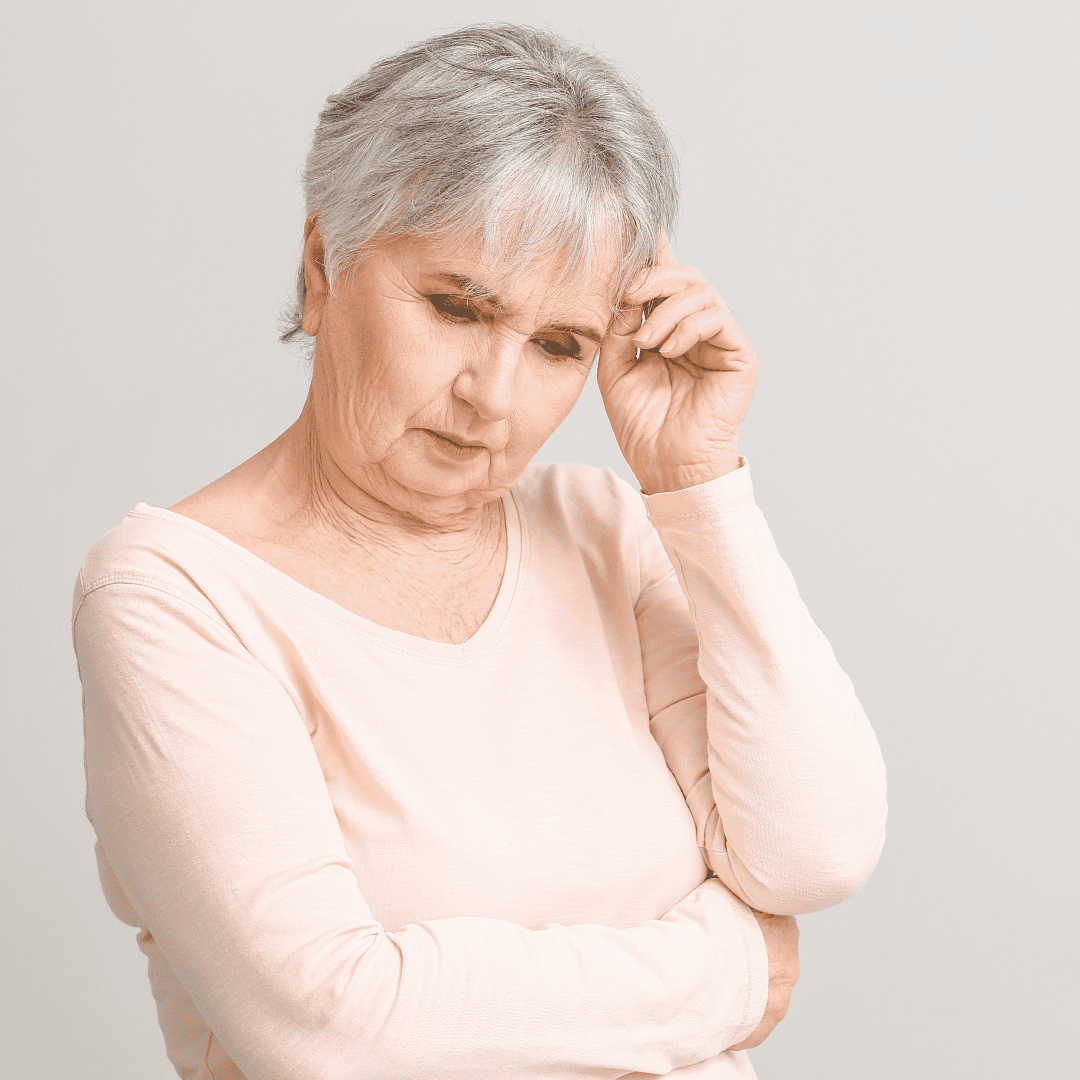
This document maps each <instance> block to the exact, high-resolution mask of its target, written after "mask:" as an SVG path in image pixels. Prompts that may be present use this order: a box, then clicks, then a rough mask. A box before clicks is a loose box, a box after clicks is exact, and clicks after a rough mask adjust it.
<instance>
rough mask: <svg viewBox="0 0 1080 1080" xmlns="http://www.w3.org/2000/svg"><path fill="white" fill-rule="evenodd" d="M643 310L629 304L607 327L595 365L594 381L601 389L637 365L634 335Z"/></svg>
mask: <svg viewBox="0 0 1080 1080" xmlns="http://www.w3.org/2000/svg"><path fill="white" fill-rule="evenodd" d="M643 310H644V309H643V306H642V305H641V304H631V305H630V306H628V307H624V308H622V309H620V311H619V314H618V315H617V316H616V317H615V318H614V319H612V321H611V323H610V324H609V325H608V329H607V333H606V334H605V335H604V340H603V341H602V342H601V343H600V358H599V360H598V361H597V365H596V379H597V382H598V384H599V385H600V386H601V387H606V386H612V385H613V384H614V383H616V382H617V381H618V380H619V379H620V378H621V377H622V376H623V375H625V374H626V373H627V372H628V371H632V370H633V369H634V367H635V366H636V365H637V346H636V345H635V344H634V334H636V333H637V331H638V330H639V329H640V328H641V315H642V311H643Z"/></svg>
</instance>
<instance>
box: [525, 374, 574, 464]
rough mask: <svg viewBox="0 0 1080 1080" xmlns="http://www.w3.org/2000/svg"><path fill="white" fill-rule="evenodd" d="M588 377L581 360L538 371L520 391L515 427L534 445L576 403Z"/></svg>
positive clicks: (553, 427)
mask: <svg viewBox="0 0 1080 1080" xmlns="http://www.w3.org/2000/svg"><path fill="white" fill-rule="evenodd" d="M588 377H589V369H588V368H587V367H585V366H584V365H583V364H569V363H568V364H567V365H566V367H565V368H563V367H561V366H560V367H553V368H549V369H548V370H546V371H543V370H542V371H541V372H540V373H539V374H538V375H537V376H536V377H535V378H534V379H533V380H532V385H531V387H530V388H529V390H528V392H526V393H524V394H523V395H522V399H521V401H520V403H519V407H518V409H517V410H515V411H516V412H517V413H518V428H519V430H520V431H521V432H522V434H525V433H526V432H528V438H529V441H530V442H532V443H535V444H536V449H539V447H540V445H542V444H543V443H544V442H546V441H547V439H548V437H549V436H550V435H551V433H552V432H553V431H554V430H555V429H556V428H557V427H558V426H559V425H560V424H561V423H562V422H563V420H565V419H566V417H567V415H568V414H569V413H570V410H571V409H573V407H574V405H575V404H577V400H578V398H579V397H581V392H582V390H584V389H585V383H586V381H587V380H588Z"/></svg>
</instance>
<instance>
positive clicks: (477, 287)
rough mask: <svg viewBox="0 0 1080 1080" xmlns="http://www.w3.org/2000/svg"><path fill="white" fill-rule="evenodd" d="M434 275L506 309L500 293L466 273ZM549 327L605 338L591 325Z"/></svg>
mask: <svg viewBox="0 0 1080 1080" xmlns="http://www.w3.org/2000/svg"><path fill="white" fill-rule="evenodd" d="M432 276H433V277H435V278H437V279H438V280H439V281H445V282H448V283H449V284H451V285H456V286H457V287H458V288H459V289H461V290H462V292H464V293H465V294H466V295H467V296H470V297H473V298H474V299H476V300H482V301H483V302H484V303H486V304H490V305H491V307H493V308H499V309H501V310H504V311H505V310H506V306H505V305H504V304H503V302H502V300H500V299H499V297H498V295H497V294H495V293H493V292H492V291H491V290H490V289H489V288H488V287H487V286H486V285H484V284H483V283H482V282H479V281H476V280H474V279H473V278H471V277H466V276H465V275H464V274H449V273H443V274H433V275H432ZM548 329H550V330H555V331H557V332H558V333H561V334H578V335H579V336H581V337H583V338H588V339H589V340H590V341H592V342H595V343H596V344H597V345H599V344H600V342H601V341H602V340H603V335H602V334H599V333H597V332H596V331H595V330H594V329H593V328H592V327H591V326H569V325H567V326H551V327H549V328H548Z"/></svg>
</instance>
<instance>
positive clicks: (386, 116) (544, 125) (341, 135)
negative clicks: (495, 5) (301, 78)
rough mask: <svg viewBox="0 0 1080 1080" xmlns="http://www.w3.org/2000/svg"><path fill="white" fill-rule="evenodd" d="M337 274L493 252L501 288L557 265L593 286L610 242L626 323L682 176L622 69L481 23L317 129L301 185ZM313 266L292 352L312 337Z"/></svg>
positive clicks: (373, 86)
mask: <svg viewBox="0 0 1080 1080" xmlns="http://www.w3.org/2000/svg"><path fill="white" fill-rule="evenodd" d="M303 184H304V194H305V201H306V209H307V214H308V215H309V216H311V215H313V214H314V215H317V220H318V224H319V229H320V232H321V234H322V237H323V243H324V250H325V256H324V258H325V264H324V265H325V269H326V272H327V277H328V280H329V283H330V287H331V288H333V286H334V282H335V279H336V277H337V275H338V274H339V273H340V272H341V271H343V270H344V269H345V268H346V267H348V266H349V265H351V264H353V263H355V262H356V261H357V260H359V259H361V258H363V257H364V255H366V254H368V253H370V252H371V251H372V250H373V249H374V248H375V246H377V245H378V244H379V243H381V242H385V241H388V240H390V239H393V238H395V237H398V236H404V235H412V236H421V237H439V238H444V239H451V240H453V239H459V240H479V241H480V243H481V245H482V247H481V250H482V251H483V252H484V257H485V261H486V262H487V263H488V264H489V265H490V266H491V267H492V268H493V270H494V273H495V275H496V278H497V279H501V280H504V281H505V280H509V279H512V278H513V277H515V276H516V275H518V274H520V273H522V272H524V271H526V270H527V269H529V268H530V267H533V266H535V265H537V263H538V261H539V260H541V259H549V260H550V259H551V258H555V257H557V258H559V259H560V260H562V262H561V266H562V269H563V272H564V280H570V281H575V282H577V281H583V280H584V279H585V277H586V276H587V275H588V274H589V273H590V272H591V269H592V267H593V264H594V260H595V258H596V250H595V249H596V240H597V237H598V236H601V235H602V236H605V237H614V238H615V239H616V240H617V243H618V251H617V255H618V259H617V265H616V266H615V270H614V280H613V281H612V313H614V311H615V309H616V307H617V305H618V301H619V298H620V297H621V296H622V294H623V293H624V292H625V290H626V288H627V287H628V286H629V284H630V283H631V282H632V281H633V279H634V278H635V277H636V276H637V275H638V274H640V273H641V272H642V271H643V270H645V269H647V268H649V267H651V266H654V265H655V264H656V262H657V259H658V256H659V252H658V240H659V233H660V230H661V229H664V230H665V231H666V232H667V234H668V235H669V236H670V235H671V233H672V230H673V228H674V224H675V220H676V218H677V216H678V201H679V176H678V163H677V159H676V157H675V154H674V152H673V151H672V148H671V143H670V140H669V138H668V135H667V132H666V131H665V130H664V127H663V125H662V124H661V123H660V121H659V119H658V118H657V117H656V115H655V113H654V112H653V110H652V108H651V107H650V106H649V105H648V104H647V102H646V101H645V99H644V97H643V96H642V95H641V93H640V92H639V91H638V89H637V88H636V87H635V85H634V84H633V83H632V82H631V80H630V78H628V77H627V76H626V75H624V74H623V73H622V72H621V71H619V70H618V69H617V68H616V67H615V65H614V64H613V63H612V62H611V61H609V60H607V59H605V58H602V57H601V56H599V55H598V54H596V53H595V52H593V51H592V50H590V49H587V48H585V47H583V46H581V45H577V44H575V43H573V42H570V41H568V40H566V39H565V38H562V37H560V36H558V35H557V34H554V33H552V32H550V31H547V30H540V29H536V28H533V27H528V26H518V25H515V24H513V23H504V22H499V23H478V24H473V25H470V26H465V27H462V28H460V29H458V30H454V31H451V32H450V33H446V34H441V35H438V36H436V37H432V38H429V39H427V40H426V41H421V42H419V43H417V44H414V45H410V46H409V47H408V48H407V49H405V50H403V51H402V52H399V53H396V54H395V55H393V56H388V57H385V58H383V59H382V60H379V61H377V62H376V63H375V64H373V65H372V67H371V68H370V69H369V70H368V71H367V72H366V73H365V74H363V75H360V76H359V77H358V78H356V79H354V80H353V81H352V82H351V83H350V84H349V85H348V86H347V87H345V89H344V90H342V91H341V92H340V93H338V94H331V95H330V97H328V98H327V101H326V106H325V108H324V109H323V110H322V112H321V113H320V114H319V122H318V125H317V126H316V128H315V134H314V138H313V140H312V146H311V152H310V153H309V154H308V158H307V163H306V167H305V170H304V174H303ZM304 294H305V286H304V264H303V258H301V262H300V268H299V273H298V274H297V283H296V297H295V302H294V303H293V304H292V305H291V306H290V308H289V309H288V310H287V311H286V313H285V317H284V318H285V323H284V330H283V333H282V334H281V340H282V341H290V340H293V339H294V338H297V337H298V336H299V335H300V334H301V333H302V329H301V319H302V318H303V311H304Z"/></svg>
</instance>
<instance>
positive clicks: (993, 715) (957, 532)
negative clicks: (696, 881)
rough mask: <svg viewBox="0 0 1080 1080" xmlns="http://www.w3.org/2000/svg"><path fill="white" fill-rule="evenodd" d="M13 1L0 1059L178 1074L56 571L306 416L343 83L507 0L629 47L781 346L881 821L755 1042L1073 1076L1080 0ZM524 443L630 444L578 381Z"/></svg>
mask: <svg viewBox="0 0 1080 1080" xmlns="http://www.w3.org/2000/svg"><path fill="white" fill-rule="evenodd" d="M20 8H21V10H20V11H18V12H17V13H15V14H13V15H12V14H9V15H8V16H7V17H6V18H7V27H6V38H7V40H6V45H5V46H4V48H5V51H6V54H7V55H6V56H5V57H4V61H3V65H2V69H3V70H2V78H3V81H4V96H3V110H4V114H5V116H4V122H5V128H6V134H5V136H4V143H3V145H4V157H5V162H6V167H5V176H4V180H3V183H4V189H5V190H4V197H3V201H2V205H3V212H4V220H5V232H6V241H5V245H4V251H5V257H4V259H3V273H4V275H5V284H4V286H3V291H2V293H0V295H3V297H4V301H5V306H6V307H7V309H8V313H7V317H6V320H5V321H6V325H5V327H4V331H5V334H4V337H5V341H4V346H3V347H4V352H5V354H6V363H5V376H4V394H3V409H4V425H3V434H4V437H5V442H6V444H7V446H6V450H5V453H4V458H5V465H6V468H5V477H4V483H5V488H6V492H5V494H4V496H3V498H4V502H3V506H4V508H5V511H6V512H7V514H9V515H10V516H9V517H8V519H7V522H6V524H5V527H4V533H3V536H4V544H5V551H4V557H3V568H4V571H5V576H6V584H5V587H4V594H3V598H4V608H5V610H4V616H5V624H6V625H5V630H4V633H5V642H4V648H3V656H4V660H5V675H4V679H5V688H4V693H3V701H4V703H5V704H6V706H7V722H6V723H5V725H4V743H3V745H4V753H3V755H2V759H0V760H2V764H0V769H2V770H3V775H2V777H0V781H2V783H0V796H2V798H3V800H4V803H5V808H4V812H3V821H4V823H5V825H4V841H5V846H6V848H7V852H8V854H7V855H6V857H5V859H4V890H3V894H2V895H3V904H4V911H3V916H4V917H3V941H4V960H5V972H4V975H3V979H2V981H0V985H2V990H0V992H2V993H3V994H4V995H6V996H7V997H8V998H9V1001H8V1002H7V1004H6V1006H5V1007H4V1009H3V1010H2V1015H3V1019H4V1023H5V1024H7V1025H10V1027H9V1032H8V1034H7V1035H6V1037H5V1038H4V1040H3V1042H4V1046H5V1048H6V1049H5V1051H4V1056H5V1070H6V1071H7V1070H8V1067H9V1066H10V1075H12V1076H19V1077H28V1078H29V1077H33V1078H35V1080H38V1078H40V1080H53V1078H56V1080H60V1078H63V1080H106V1078H107V1080H167V1078H168V1077H171V1076H173V1075H174V1073H173V1071H172V1069H171V1066H170V1065H169V1064H168V1062H167V1060H166V1058H165V1054H164V1050H163V1045H162V1040H161V1036H160V1032H159V1031H158V1028H157V1024H156V1018H155V1014H154V1006H153V1001H152V999H151V995H150V992H149V988H148V984H147V980H146V974H145V961H144V959H143V957H142V954H141V953H140V952H139V951H138V949H137V947H136V945H135V941H134V937H135V931H134V930H132V929H130V928H128V927H125V926H123V925H122V924H120V923H119V922H117V921H116V920H115V919H114V918H113V916H112V915H111V913H110V912H109V911H108V909H107V907H106V905H105V901H104V898H103V897H102V895H101V892H100V889H99V886H98V882H97V878H96V870H95V866H94V861H93V854H92V845H93V834H92V830H91V828H90V826H89V824H88V823H87V822H86V820H85V819H84V817H83V810H82V799H83V773H82V758H81V752H82V744H81V737H82V733H81V716H80V689H79V684H78V680H77V676H76V670H75V659H74V655H73V653H72V650H71V643H70V637H69V607H70V597H71V591H72V587H73V584H74V579H75V575H76V572H77V569H78V566H79V563H80V561H81V559H82V557H83V555H84V554H85V552H86V551H87V549H88V548H89V547H90V546H91V544H93V542H94V541H95V540H97V538H98V537H99V536H101V535H102V534H103V533H104V532H106V531H107V530H108V529H110V528H111V527H112V526H113V525H115V524H116V523H117V522H118V521H119V519H120V518H121V517H122V516H123V515H124V514H125V513H126V512H127V511H128V510H129V509H131V508H132V507H133V506H134V504H135V503H136V502H137V501H140V500H142V501H145V502H148V503H150V504H153V505H157V506H168V505H170V504H171V503H173V502H175V501H177V500H179V499H180V498H182V497H184V496H185V495H188V494H190V493H191V492H193V491H195V490H196V489H198V488H200V487H202V486H203V485H204V484H206V483H208V482H209V481H210V480H212V479H214V478H216V477H217V476H220V475H221V474H222V473H224V472H226V471H228V470H229V469H231V468H232V467H234V466H235V465H237V464H239V463H240V462H241V461H243V460H244V459H245V458H247V457H249V456H250V455H251V454H253V453H254V452H256V451H257V450H259V449H260V448H261V447H263V446H264V445H266V443H268V442H270V441H271V440H272V439H273V438H274V437H276V436H277V435H278V434H279V433H280V432H281V431H283V430H284V429H285V428H286V427H287V426H288V425H289V424H290V423H291V422H292V421H293V420H294V419H295V417H296V416H297V414H298V413H299V410H300V407H301V405H302V402H303V398H304V395H305V390H306V386H305V379H304V369H303V366H302V363H301V362H300V361H299V359H298V358H297V356H296V355H295V354H294V353H291V352H289V351H288V350H286V349H285V348H283V347H282V346H280V345H278V344H277V342H276V339H275V334H276V318H277V314H278V309H279V308H280V305H281V304H282V302H283V301H284V299H285V297H286V292H287V288H288V286H289V285H290V283H291V280H292V275H293V272H294V266H295V260H296V257H297V254H298V251H299V244H300V236H301V225H302V208H301V196H300V188H299V185H298V182H297V172H298V168H299V166H300V163H301V161H302V159H303V156H304V154H305V152H306V148H307V143H308V140H309V137H310V132H311V129H312V127H313V124H314V122H315V118H316V114H317V112H318V110H319V108H320V107H321V104H322V102H323V99H324V98H325V96H326V94H327V93H328V92H329V91H330V90H331V89H339V88H341V87H342V86H343V85H344V84H345V83H346V82H348V81H349V80H350V79H351V78H352V77H353V76H354V75H356V74H357V73H358V72H359V71H361V70H362V69H364V68H366V67H367V66H368V65H369V64H370V63H371V62H372V61H373V60H375V59H376V58H377V57H379V56H381V55H384V54H386V53H388V52H392V51H396V50H397V49H399V48H401V47H402V46H404V45H405V44H406V43H407V42H409V41H412V40H416V39H418V38H421V37H426V36H428V35H429V34H431V33H433V32H436V31H439V30H445V29H450V28H452V27H453V26H455V25H458V24H461V23H465V22H471V21H476V20H478V19H485V18H506V19H510V20H513V21H519V22H527V23H532V24H536V25H548V26H551V27H552V28H554V29H556V30H559V31H561V32H562V33H564V34H566V35H568V36H569V37H571V38H574V39H577V40H581V41H584V42H586V43H590V44H594V45H595V46H596V47H598V48H599V49H600V50H601V51H602V52H604V53H606V54H608V55H610V56H612V57H614V58H616V59H617V60H619V61H621V62H623V63H625V64H626V65H627V66H629V68H631V69H632V70H633V71H635V72H636V73H637V75H638V77H639V79H640V82H641V85H642V87H643V88H644V90H645V92H646V93H647V94H648V95H649V97H650V98H651V99H652V100H653V102H654V103H655V105H656V107H657V108H658V110H659V112H660V114H661V115H662V116H663V117H664V118H665V120H666V122H667V123H668V125H669V127H670V128H671V130H672V131H673V133H674V136H675V143H676V148H677V150H678V151H679V153H680V155H681V159H682V164H683V170H684V178H685V179H684V197H685V207H684V213H683V218H682V222H681V224H680V227H679V228H678V230H677V232H676V234H675V237H674V240H675V250H676V253H677V255H678V257H679V259H680V261H682V262H685V263H692V264H694V265H697V266H699V267H701V268H702V269H703V270H704V271H705V272H706V274H707V275H708V276H709V278H710V280H711V281H713V282H714V283H715V284H716V285H717V287H718V288H719V290H720V292H721V293H722V295H723V296H724V297H725V299H726V300H727V302H728V304H729V305H730V307H731V308H732V310H733V312H734V313H735V316H736V318H737V319H738V320H739V322H740V323H741V324H742V326H743V328H744V329H745V330H746V331H747V333H748V334H749V336H750V338H751V340H752V341H753V342H754V343H755V345H756V348H757V351H758V354H759V356H760V359H761V377H760V382H759V385H758V390H757V394H756V397H755V401H754V404H753V406H752V407H751V411H750V416H749V419H748V421H747V424H746V428H745V440H744V446H745V452H746V454H747V456H748V458H749V459H750V462H751V467H752V469H753V475H754V481H755V487H756V491H757V495H758V500H759V503H760V505H761V506H762V508H763V509H764V511H765V514H766V516H767V518H768V520H769V522H770V524H771V526H772V528H773V531H774V533H775V536H776V538H777V542H778V544H779V546H780V550H781V552H782V553H783V554H784V556H785V558H786V559H787V561H788V563H789V565H790V566H791V568H792V570H793V572H794V574H795V578H796V580H797V581H798V582H799V584H800V587H801V590H802V593H803V596H804V597H805V599H806V601H807V603H808V605H809V607H810V610H811V612H812V613H813V615H814V616H815V618H816V619H817V621H818V623H819V625H821V627H822V628H823V629H824V631H825V632H826V634H827V635H828V637H829V638H830V640H831V641H832V643H833V645H834V648H835V650H836V653H837V655H838V657H839V658H840V661H841V663H842V664H843V665H844V667H845V668H846V670H847V671H848V672H849V673H850V675H851V676H852V678H853V679H854V681H855V685H856V687H857V688H858V690H859V692H860V696H861V698H862V700H863V702H864V704H865V706H866V708H867V710H868V712H869V714H870V716H871V718H872V719H873V721H874V724H875V727H876V729H877V731H878V734H879V737H880V740H881V744H882V747H883V749H884V754H885V759H886V762H887V765H888V767H889V780H890V806H891V814H890V824H889V840H888V844H887V847H886V850H885V854H884V856H883V857H882V860H881V863H880V865H879V867H878V869H877V872H876V874H875V875H874V877H873V879H872V880H871V881H870V883H869V884H868V885H867V886H866V887H865V888H864V889H863V890H862V891H861V892H860V893H859V894H858V895H857V896H856V897H855V898H853V899H852V900H850V901H849V902H847V903H845V904H843V905H841V906H840V907H838V908H834V909H832V910H830V911H827V912H823V913H819V914H815V915H810V916H806V917H804V918H802V919H801V920H800V921H801V925H802V930H803V950H802V951H803V977H802V980H801V981H800V983H799V986H798V988H797V990H796V993H795V996H794V999H793V1002H792V1008H791V1012H790V1014H789V1016H788V1018H787V1020H786V1021H785V1022H784V1023H783V1024H782V1025H781V1026H780V1027H779V1028H778V1029H777V1031H776V1032H775V1034H774V1035H773V1036H772V1037H771V1038H770V1039H769V1040H768V1042H767V1043H766V1044H765V1045H764V1046H763V1047H762V1048H761V1049H759V1050H757V1051H755V1052H754V1054H753V1057H754V1060H755V1063H756V1066H757V1069H758V1072H759V1075H760V1077H761V1078H762V1080H866V1078H870V1077H872V1078H881V1080H892V1078H896V1080H901V1078H903V1080H912V1078H915V1077H918V1078H920V1080H922V1078H929V1077H933V1078H942V1080H945V1078H948V1080H959V1078H966V1077H972V1078H976V1077H978V1078H980V1080H992V1078H1001V1080H1005V1078H1009V1080H1015V1078H1026V1077H1032V1078H1034V1077H1043V1076H1046V1077H1057V1076H1064V1075H1066V1074H1071V1072H1072V1069H1073V1068H1074V1067H1075V1059H1076V1052H1077V1040H1076V1037H1075V1031H1076V1007H1077V1001H1076V997H1075V992H1074V987H1075V985H1076V981H1077V959H1078V958H1077V950H1076V940H1077V935H1076V915H1075V910H1076V905H1075V899H1076V886H1077V872H1076V862H1075V860H1074V848H1075V838H1074V833H1075V831H1076V825H1077V815H1076V803H1077V799H1076V794H1075V793H1076V788H1077V780H1076V766H1077V741H1076V736H1075V727H1076V721H1075V717H1076V707H1075V702H1076V700H1077V691H1078V689H1080V688H1078V687H1077V680H1076V655H1077V640H1076V628H1077V615H1076V612H1077V590H1076V575H1075V566H1074V562H1073V555H1074V551H1075V547H1076V539H1075V535H1074V534H1075V526H1076V514H1075V508H1076V507H1075V497H1076V491H1077V476H1076V457H1075V456H1074V455H1075V449H1076V446H1075V439H1074V429H1075V425H1076V415H1077V395H1076V389H1077V386H1076V384H1077V360H1078V353H1080V350H1078V349H1077V343H1078V334H1077V328H1076V323H1077V315H1078V312H1077V308H1076V304H1075V300H1076V297H1077V289H1078V284H1080V282H1078V267H1077V250H1078V236H1077V232H1078V229H1077V213H1076V206H1075V204H1076V192H1077V186H1078V175H1077V143H1076V138H1075V133H1076V123H1077V117H1076V114H1075V110H1074V105H1075V102H1076V101H1077V99H1078V94H1080V88H1078V86H1077V75H1076V70H1077V67H1076V56H1077V53H1078V41H1077V15H1076V13H1077V7H1076V5H1074V4H1065V3H1059V4H1046V3H1034V4H1032V3H1025V4H1019V3H1011V4H993V3H989V4H988V3H949V2H945V3H942V2H941V0H935V2H925V0H917V2H909V3H905V4H883V3H867V2H826V3H806V2H799V0H785V2H779V3H756V4H755V3H743V2H739V3H734V2H723V0H721V2H717V3H678V2H676V3H669V4H658V3H634V2H628V0H622V2H616V3H587V2H585V3H582V2H560V3H556V2H542V0H533V2H530V3H514V2H502V3H481V2H475V3H466V2H460V3H454V2H449V3H447V2H439V3H431V2H416V0H411V2H408V3H379V4H363V3H356V2H352V3H345V2H332V0H304V2H303V3H300V2H298V0H292V2H290V3H283V2H276V0H275V2H261V3H256V2H252V0H248V2H232V3H229V2H225V3H220V2H206V0H199V2H185V3H182V4H181V3H173V4H164V5H163V4H154V5H152V6H151V5H147V4H145V3H140V2H120V0H103V2H99V3H94V4H75V3H71V4H47V3H46V4H37V5H31V4H25V3H24V4H22V5H20ZM12 19H14V23H12V21H11V20H12ZM539 457H540V459H542V460H545V459H546V460H560V459H562V460H578V461H586V462H591V463H594V464H598V465H611V466H612V467H614V468H615V469H616V470H617V471H619V472H620V473H621V475H623V476H624V477H626V478H627V479H629V480H631V481H632V480H633V477H632V474H631V473H630V472H629V470H628V469H627V468H626V466H625V464H624V463H623V461H622V458H621V456H620V454H619V452H618V448H617V446H616V444H615V442H614V439H613V437H612V435H611V433H610V430H609V429H608V427H607V422H606V418H605V415H604V412H603V408H602V404H601V402H600V398H599V395H598V393H597V391H596V386H595V380H592V381H590V384H589V386H588V388H587V390H586V392H585V394H584V395H583V397H582V399H581V401H580V403H579V405H578V406H577V408H576V409H575V411H574V412H573V413H572V414H571V416H570V417H569V419H568V420H567V421H566V423H565V424H564V425H563V427H562V428H561V429H560V430H559V431H558V432H557V433H556V434H555V436H554V437H553V438H552V439H551V441H550V443H549V444H548V445H547V446H546V447H545V448H544V450H543V451H542V452H541V454H540V455H539ZM12 1055H14V1062H12ZM416 1080H420V1078H416Z"/></svg>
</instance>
